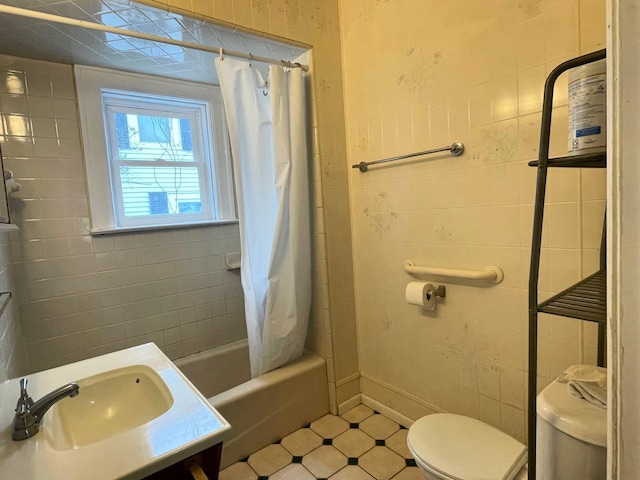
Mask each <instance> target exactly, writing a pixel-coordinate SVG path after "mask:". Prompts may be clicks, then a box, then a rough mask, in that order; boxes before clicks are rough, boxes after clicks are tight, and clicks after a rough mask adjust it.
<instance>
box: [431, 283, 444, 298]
mask: <svg viewBox="0 0 640 480" xmlns="http://www.w3.org/2000/svg"><path fill="white" fill-rule="evenodd" d="M446 296H447V287H445V286H444V285H438V286H437V287H436V288H435V290H427V300H431V297H440V298H446Z"/></svg>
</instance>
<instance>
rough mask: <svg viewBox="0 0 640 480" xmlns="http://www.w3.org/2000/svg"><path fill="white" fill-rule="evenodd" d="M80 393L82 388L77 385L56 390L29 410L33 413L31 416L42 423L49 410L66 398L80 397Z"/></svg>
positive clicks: (68, 385) (64, 386)
mask: <svg viewBox="0 0 640 480" xmlns="http://www.w3.org/2000/svg"><path fill="white" fill-rule="evenodd" d="M78 393H80V387H79V386H78V384H77V383H67V384H66V385H63V386H61V387H59V388H56V389H55V390H54V391H53V392H49V393H47V394H46V395H45V396H44V397H42V398H41V399H40V400H38V401H37V402H35V403H34V404H33V405H32V406H31V408H30V409H29V410H30V411H31V415H33V416H34V417H35V418H36V421H37V422H40V421H41V420H42V417H43V416H44V414H45V413H46V412H47V410H49V409H50V408H51V407H52V406H53V405H54V404H55V403H57V402H59V401H60V400H62V399H63V398H66V397H72V398H73V397H75V396H76V395H78Z"/></svg>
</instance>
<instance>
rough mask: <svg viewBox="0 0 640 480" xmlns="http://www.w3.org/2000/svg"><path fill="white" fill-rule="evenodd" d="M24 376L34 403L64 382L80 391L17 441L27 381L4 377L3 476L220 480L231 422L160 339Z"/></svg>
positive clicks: (0, 389) (0, 422)
mask: <svg viewBox="0 0 640 480" xmlns="http://www.w3.org/2000/svg"><path fill="white" fill-rule="evenodd" d="M27 378H28V382H27V384H26V385H24V382H23V385H22V386H23V387H26V389H28V394H29V395H30V396H31V397H32V398H33V400H35V405H38V403H39V402H38V400H39V399H41V398H42V397H44V396H45V395H47V394H48V393H50V392H52V391H55V390H56V389H59V388H60V387H61V386H63V385H66V384H68V383H76V384H77V385H78V387H79V389H78V391H77V395H71V396H66V397H65V398H61V399H60V400H58V401H56V402H55V403H54V404H53V405H52V406H51V407H50V408H49V409H48V410H46V411H45V413H44V414H43V415H42V419H41V421H40V428H39V431H38V432H37V433H35V434H33V436H31V437H30V438H26V439H24V440H19V441H14V440H13V439H12V435H14V433H13V432H14V430H15V427H14V418H15V411H14V410H15V409H16V402H17V401H18V398H19V397H20V396H21V395H20V394H21V382H20V380H21V379H20V378H16V379H11V380H7V381H5V382H3V383H0V478H21V479H25V480H26V479H41V478H46V479H48V480H62V479H64V480H68V479H71V478H73V479H75V478H77V479H92V480H113V479H128V480H137V479H143V478H149V479H155V480H162V479H165V478H167V479H168V478H171V479H191V478H196V479H200V478H205V477H203V476H202V474H205V475H206V477H207V478H208V479H209V480H213V479H217V478H218V470H219V464H220V454H221V452H222V444H223V442H224V441H225V440H227V439H228V438H230V437H231V426H230V425H229V423H228V422H227V421H226V420H225V419H224V418H223V417H222V416H221V415H220V414H219V413H218V412H217V411H216V410H215V409H214V408H213V407H212V406H211V405H210V404H209V402H208V401H207V399H206V398H204V396H202V394H201V393H200V392H199V391H198V390H197V389H196V388H195V387H194V386H193V385H192V384H191V383H190V382H189V380H187V378H186V377H185V376H184V375H183V374H182V373H181V372H180V371H179V370H178V369H177V368H176V367H175V365H174V364H173V363H172V362H171V361H170V360H169V359H168V358H167V357H166V356H165V355H164V354H163V353H162V351H161V350H160V349H159V348H158V347H157V346H156V345H155V344H153V343H149V344H145V345H140V346H137V347H132V348H128V349H126V350H121V351H118V352H113V353H109V354H106V355H102V356H99V357H94V358H90V359H87V360H83V361H80V362H76V363H72V364H69V365H63V366H61V367H57V368H53V369H50V370H45V371H42V372H38V373H35V374H33V375H29V376H27ZM74 388H75V387H74ZM18 436H24V435H22V434H19V435H18Z"/></svg>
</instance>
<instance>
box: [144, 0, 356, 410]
mask: <svg viewBox="0 0 640 480" xmlns="http://www.w3.org/2000/svg"><path fill="white" fill-rule="evenodd" d="M141 3H144V4H147V5H153V6H157V7H158V8H165V9H166V8H167V6H168V8H169V9H170V10H171V11H174V12H178V13H183V14H185V15H189V16H195V17H202V18H204V19H206V20H208V21H214V22H220V23H222V24H224V25H233V26H237V27H239V28H240V29H242V30H245V29H246V30H250V31H253V32H257V33H258V34H260V35H263V34H265V35H268V36H269V37H273V38H276V39H277V38H282V39H290V40H293V41H295V42H300V43H302V44H306V45H309V46H310V49H311V53H312V55H313V61H312V62H311V71H310V75H311V78H312V80H313V81H312V92H311V96H312V98H311V112H310V114H311V116H312V117H313V119H312V141H313V156H314V158H313V186H314V206H315V212H314V214H315V219H314V237H313V238H314V267H313V268H314V290H313V304H312V315H311V320H310V324H309V335H308V337H307V347H308V348H310V349H311V350H312V351H315V352H317V353H319V354H320V355H322V356H323V357H324V358H325V359H326V360H327V367H328V375H329V395H330V398H329V403H330V406H331V411H332V412H333V413H337V412H338V409H339V406H340V405H343V408H342V411H346V410H345V409H348V408H349V407H351V406H353V405H356V404H357V402H359V393H360V379H359V367H358V350H357V342H358V339H357V333H356V323H355V300H354V289H353V262H352V247H351V220H350V216H349V187H348V176H347V172H348V166H347V161H346V158H347V152H346V135H345V123H344V122H345V120H344V102H343V85H342V62H341V38H340V21H339V16H338V15H339V6H338V3H339V2H338V0H313V1H298V0H269V1H268V0H204V1H192V0H143V1H142V2H141Z"/></svg>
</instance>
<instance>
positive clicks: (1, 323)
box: [0, 226, 29, 382]
mask: <svg viewBox="0 0 640 480" xmlns="http://www.w3.org/2000/svg"><path fill="white" fill-rule="evenodd" d="M1 229H2V226H0V292H11V297H10V298H6V297H5V296H4V295H0V382H3V381H4V380H7V379H9V378H14V377H17V376H18V375H20V374H22V373H24V372H26V371H27V370H28V368H29V363H28V357H27V352H26V349H25V345H24V339H23V336H22V326H21V323H20V312H19V310H18V302H17V301H16V297H15V295H16V293H17V289H16V287H17V285H16V282H15V280H14V278H15V276H14V275H13V256H12V253H11V241H10V235H11V233H10V232H6V231H1Z"/></svg>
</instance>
